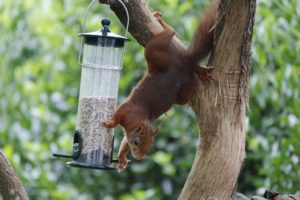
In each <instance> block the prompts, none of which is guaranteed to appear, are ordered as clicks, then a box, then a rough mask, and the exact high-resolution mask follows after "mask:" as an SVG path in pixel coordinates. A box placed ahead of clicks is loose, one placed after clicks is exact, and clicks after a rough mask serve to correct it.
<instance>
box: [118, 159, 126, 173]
mask: <svg viewBox="0 0 300 200" xmlns="http://www.w3.org/2000/svg"><path fill="white" fill-rule="evenodd" d="M127 165H128V160H127V158H126V156H119V157H118V166H117V168H118V172H121V171H122V170H124V169H125V168H126V167H127Z"/></svg>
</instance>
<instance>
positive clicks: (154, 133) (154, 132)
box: [152, 128, 159, 136]
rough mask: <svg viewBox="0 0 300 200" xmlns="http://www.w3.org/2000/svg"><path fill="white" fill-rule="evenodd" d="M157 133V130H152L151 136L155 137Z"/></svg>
mask: <svg viewBox="0 0 300 200" xmlns="http://www.w3.org/2000/svg"><path fill="white" fill-rule="evenodd" d="M158 131H159V128H154V129H153V130H152V135H153V136H155V135H157V133H158Z"/></svg>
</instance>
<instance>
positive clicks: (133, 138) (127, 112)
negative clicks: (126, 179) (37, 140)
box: [102, 1, 217, 170]
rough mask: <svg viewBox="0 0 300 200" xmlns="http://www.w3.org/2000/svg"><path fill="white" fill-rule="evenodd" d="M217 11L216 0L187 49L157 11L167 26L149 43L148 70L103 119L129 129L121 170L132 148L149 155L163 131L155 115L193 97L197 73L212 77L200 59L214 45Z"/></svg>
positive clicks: (141, 155) (120, 155) (108, 124)
mask: <svg viewBox="0 0 300 200" xmlns="http://www.w3.org/2000/svg"><path fill="white" fill-rule="evenodd" d="M216 13H217V3H216V1H213V3H212V4H211V6H210V7H209V8H208V9H207V10H206V11H205V13H204V15H203V16H202V20H201V21H200V23H199V25H198V27H197V30H196V31H195V33H194V36H193V39H192V42H191V45H190V46H189V47H188V48H187V49H183V48H180V47H178V46H176V44H174V43H172V42H171V40H172V39H173V37H174V36H175V33H176V32H175V31H174V30H173V28H172V27H170V26H169V25H168V24H167V23H166V22H165V21H164V20H163V19H162V17H161V13H159V12H154V13H153V16H154V17H155V18H156V20H157V21H158V22H159V23H160V25H161V26H162V27H163V29H164V30H163V31H162V32H160V33H158V34H156V35H154V36H153V38H151V39H150V41H149V42H148V43H147V44H146V46H145V52H144V54H145V59H146V62H147V65H148V72H147V73H146V74H145V75H144V77H143V78H142V80H141V81H140V82H139V83H138V85H137V86H136V87H135V88H134V89H133V91H132V93H131V95H130V96H129V98H128V99H127V100H126V102H125V103H123V104H121V105H120V106H119V107H118V108H117V110H116V112H115V114H114V115H113V118H112V119H111V120H108V121H104V122H102V125H103V126H104V127H106V128H113V127H115V126H117V125H119V124H120V125H121V126H122V127H123V129H124V131H125V136H124V138H123V140H122V142H121V145H120V148H119V153H118V169H119V170H121V169H123V168H125V167H126V166H127V163H128V160H127V158H126V156H127V154H128V153H129V151H131V153H132V155H133V157H134V158H135V159H138V160H141V159H143V158H145V155H146V154H147V153H148V151H149V150H150V149H151V146H152V144H153V140H154V138H155V136H156V135H157V133H158V131H159V128H156V127H154V121H155V119H157V118H158V117H159V116H160V115H162V114H163V113H165V112H167V111H168V110H169V109H170V108H171V106H172V105H173V104H179V105H183V104H186V103H187V102H188V101H189V100H190V99H191V97H192V95H193V94H194V92H195V86H196V76H195V74H197V75H199V77H200V78H201V79H202V80H204V81H208V80H210V79H212V78H211V75H210V74H209V73H208V69H207V68H205V67H203V66H202V65H199V64H198V63H199V62H200V61H201V60H202V59H204V58H205V57H207V56H208V54H209V53H210V51H211V49H212V45H213V37H214V31H213V29H214V26H215V23H216Z"/></svg>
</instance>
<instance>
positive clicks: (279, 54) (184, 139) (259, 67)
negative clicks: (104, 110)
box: [0, 0, 300, 200]
mask: <svg viewBox="0 0 300 200" xmlns="http://www.w3.org/2000/svg"><path fill="white" fill-rule="evenodd" d="M89 3H90V1H83V0H79V1H72V0H62V1H50V0H43V1H41V0H40V1H36V0H14V1H12V0H5V1H4V0H2V1H0V34H1V35H0V86H1V89H0V149H1V151H2V152H3V153H4V154H5V155H6V156H7V158H8V159H9V161H10V162H11V163H12V165H13V167H14V168H15V170H16V171H17V173H18V174H19V176H20V178H21V180H22V182H23V183H24V185H25V187H26V189H27V192H28V194H29V196H30V198H31V199H58V200H60V199H61V200H65V199H80V200H84V199H104V200H113V199H120V200H132V199H137V200H141V199H145V200H147V199H176V197H177V196H178V194H179V193H180V190H181V188H182V187H183V185H184V181H185V179H186V177H187V175H188V173H189V170H190V168H191V166H192V162H193V159H194V155H195V151H196V149H197V146H198V143H199V139H198V132H199V128H198V126H197V123H196V119H195V115H194V113H193V112H192V111H191V110H190V109H189V108H187V107H179V106H175V108H173V109H172V110H170V111H169V112H168V113H167V114H166V115H163V116H162V117H161V118H160V120H159V123H160V125H161V131H160V134H159V135H158V137H157V138H156V141H155V145H154V148H153V149H152V151H151V153H150V156H151V159H148V160H144V161H134V163H133V164H132V165H131V166H130V167H129V168H128V169H126V170H125V171H124V172H122V173H117V172H116V171H110V172H108V171H95V170H83V169H76V168H67V167H66V166H65V161H66V160H64V159H55V158H53V157H52V156H51V152H52V151H57V150H61V151H64V152H70V151H71V146H72V144H71V142H72V136H73V131H74V129H75V123H76V112H77V102H78V92H79V91H78V90H79V82H80V66H79V65H78V63H77V59H78V54H79V47H80V39H79V38H78V37H77V35H76V34H77V33H79V32H81V21H82V18H83V14H84V10H85V8H86V7H87V5H88V4H89ZM208 3H209V1H204V0H202V1H199V2H198V1H183V0H162V1H150V3H149V4H150V6H151V8H152V9H153V10H159V11H162V12H163V14H164V18H165V19H166V21H167V22H168V23H169V24H171V25H172V26H173V27H176V31H177V33H178V36H179V37H180V38H181V39H182V40H183V41H187V42H186V43H187V44H188V41H189V39H190V38H191V35H192V33H193V30H194V29H195V26H196V23H197V16H199V14H200V13H201V11H202V10H203V9H204V8H205V7H206V6H207V5H208ZM103 16H107V17H109V18H110V19H111V21H112V27H111V29H112V31H114V32H117V33H121V34H123V33H124V28H123V27H121V26H120V24H119V21H118V19H117V18H116V17H115V16H114V14H113V13H112V12H111V11H110V10H109V7H107V6H103V5H102V6H100V5H99V4H96V6H94V7H93V8H92V9H91V12H90V14H89V16H88V21H87V29H88V31H92V30H96V29H99V28H100V24H99V21H100V19H101V18H102V17H103ZM299 16H300V2H299V1H297V0H289V1H286V0H278V1H268V0H262V1H259V2H258V9H257V16H256V25H255V35H254V39H253V41H254V42H253V48H252V52H253V56H252V73H251V78H250V82H249V83H250V105H249V111H248V114H247V119H248V128H247V159H246V163H245V167H244V169H243V171H242V174H241V177H240V179H239V188H238V190H239V191H241V192H243V193H245V194H248V195H249V194H254V193H256V194H261V193H262V192H263V191H264V189H272V190H276V191H278V192H282V193H300V182H299V180H300V165H299V155H300V148H299V141H300V123H299V120H300V103H299V102H300V101H299V97H300V79H299V74H300V69H299V65H300V57H299V55H300V17H299ZM131 39H132V41H131V42H129V43H127V46H126V52H125V61H124V68H123V71H122V80H121V82H120V98H119V102H123V101H124V100H125V98H126V97H127V96H128V94H129V93H130V91H131V89H132V88H133V86H134V85H135V84H136V83H137V81H138V80H139V79H140V78H141V77H142V75H143V73H144V71H145V70H146V65H145V60H144V58H143V48H142V47H140V46H139V45H138V43H137V42H136V41H135V40H134V38H131ZM116 137H117V140H116V148H115V153H116V151H117V148H118V145H119V142H120V139H121V138H122V133H121V129H120V128H117V129H116Z"/></svg>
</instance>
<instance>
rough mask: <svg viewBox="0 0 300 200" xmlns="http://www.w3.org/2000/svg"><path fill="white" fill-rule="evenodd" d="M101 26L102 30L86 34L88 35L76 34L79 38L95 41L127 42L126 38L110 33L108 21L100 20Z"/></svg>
mask: <svg viewBox="0 0 300 200" xmlns="http://www.w3.org/2000/svg"><path fill="white" fill-rule="evenodd" d="M101 24H102V26H103V28H102V29H101V30H97V31H94V32H88V33H80V34H78V35H79V36H83V37H84V38H89V39H97V38H111V39H116V40H120V41H129V39H128V38H126V37H124V36H121V35H118V34H115V33H112V32H110V30H109V28H108V26H109V25H110V21H109V19H102V20H101Z"/></svg>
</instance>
